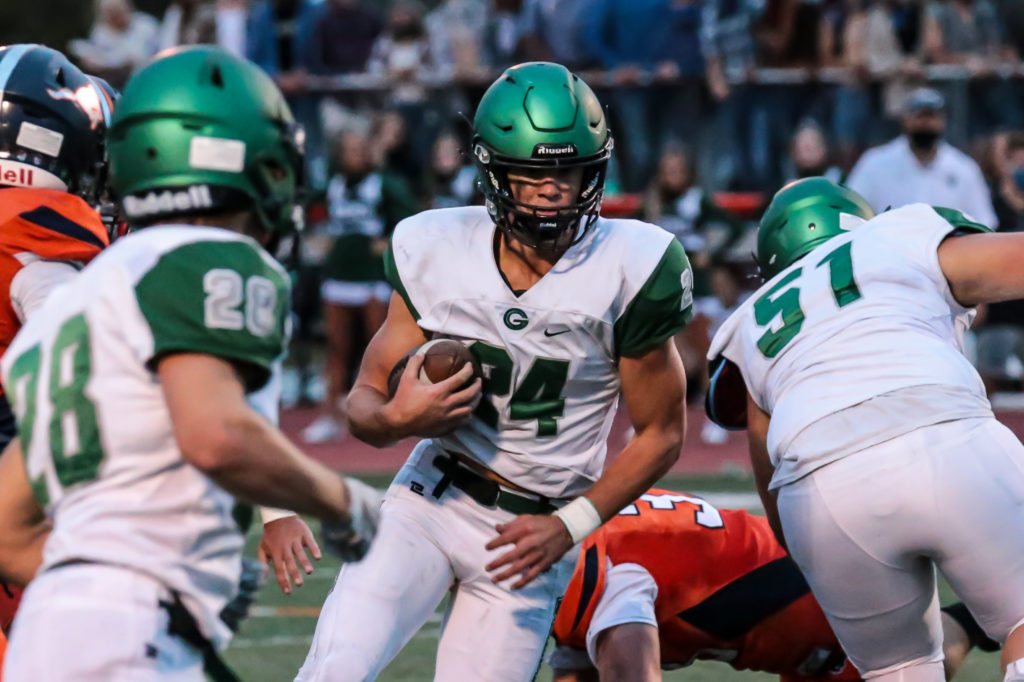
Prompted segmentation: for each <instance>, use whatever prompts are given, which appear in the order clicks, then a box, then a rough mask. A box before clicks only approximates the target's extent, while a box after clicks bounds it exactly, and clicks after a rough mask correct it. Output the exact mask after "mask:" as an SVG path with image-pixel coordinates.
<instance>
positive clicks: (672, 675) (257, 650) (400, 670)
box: [227, 476, 1002, 682]
mask: <svg viewBox="0 0 1024 682" xmlns="http://www.w3.org/2000/svg"><path fill="white" fill-rule="evenodd" d="M365 480H367V481H368V482H370V483H372V484H374V485H378V486H384V485H386V483H387V480H388V477H366V478H365ZM662 485H663V486H664V487H666V488H670V489H673V490H680V491H687V492H693V493H743V492H750V491H752V490H753V483H752V482H751V481H750V480H748V479H745V478H742V477H732V476H714V477H700V478H694V477H686V478H681V477H678V476H675V477H669V478H667V479H666V480H664V481H663V482H662ZM258 539H259V536H258V534H257V532H254V533H253V534H252V535H251V536H250V538H249V552H250V553H251V554H252V555H253V556H254V555H255V552H256V544H257V542H258ZM337 569H338V562H337V561H335V560H334V559H332V558H330V557H325V558H324V560H323V561H322V562H320V563H319V564H318V565H317V568H316V571H315V572H314V574H313V575H311V576H308V577H307V582H306V584H305V586H303V587H302V588H299V589H298V590H296V591H294V592H293V594H292V595H291V596H285V595H283V594H281V591H280V590H279V589H278V587H277V585H276V583H268V584H267V585H266V586H264V588H263V590H262V592H261V593H260V599H259V602H258V604H257V606H256V607H255V608H254V610H253V614H252V616H251V617H250V618H249V620H247V621H246V622H245V624H244V625H243V627H242V631H241V632H240V633H239V635H238V636H237V637H236V638H235V640H234V643H233V644H232V646H231V648H230V649H229V651H228V652H227V660H228V662H229V663H230V664H231V665H232V667H234V668H235V670H236V671H237V672H238V673H239V675H240V676H241V677H242V679H243V680H245V681H246V682H282V681H285V680H292V679H293V678H294V676H295V673H296V671H298V668H299V666H300V665H301V664H302V661H303V659H304V658H305V656H306V651H307V649H308V648H309V642H310V639H311V637H312V635H313V629H314V626H315V625H316V616H317V613H318V611H319V607H320V605H321V604H323V600H324V598H325V597H326V595H327V592H328V591H329V590H330V588H331V585H332V584H333V581H334V577H335V575H336V574H337ZM942 589H943V592H942V601H943V603H944V604H945V603H949V602H951V601H954V600H955V597H954V596H953V595H952V593H951V592H950V591H949V589H948V588H947V587H946V586H945V585H943V586H942ZM368 617H369V616H368ZM439 634H440V613H439V614H438V617H437V618H434V619H431V621H430V622H428V623H427V624H426V625H425V626H424V627H423V629H422V630H421V631H420V632H419V633H417V635H416V636H415V637H414V638H413V640H412V641H411V642H410V643H409V645H408V646H407V647H406V648H405V650H403V651H402V652H401V653H400V654H399V655H398V657H397V658H396V659H395V660H394V661H393V662H392V663H391V665H390V666H388V668H387V670H385V672H384V674H383V675H382V676H381V677H380V678H379V679H380V680H382V681H383V682H430V681H431V680H432V679H433V672H434V665H433V661H434V652H435V649H436V647H437V639H438V635H439ZM538 679H539V680H541V681H544V682H547V681H549V680H550V679H551V671H550V669H549V668H547V667H546V666H542V668H541V673H540V675H539V677H538ZM769 679H777V678H775V677H774V676H772V675H766V674H762V673H749V672H748V673H740V672H736V671H734V670H733V669H732V668H729V667H728V666H726V665H725V664H722V663H711V662H707V663H698V664H696V665H694V666H692V667H689V668H684V669H682V670H677V671H673V672H666V673H665V680H669V681H680V680H687V681H691V682H734V681H737V682H738V681H742V680H747V681H755V680H769ZM955 679H957V680H963V681H964V682H988V681H994V680H1000V679H1002V674H1001V673H1000V672H999V655H998V654H984V653H981V652H978V651H975V652H972V653H971V655H970V656H969V657H968V659H967V662H966V664H965V665H964V667H963V668H962V669H961V670H960V672H959V673H958V674H957V676H956V678H955ZM467 682H469V681H467Z"/></svg>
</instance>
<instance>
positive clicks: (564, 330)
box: [544, 329, 572, 336]
mask: <svg viewBox="0 0 1024 682" xmlns="http://www.w3.org/2000/svg"><path fill="white" fill-rule="evenodd" d="M571 331H572V330H571V329H559V330H558V331H557V332H553V331H551V330H549V329H545V330H544V336H558V335H559V334H568V333H569V332H571Z"/></svg>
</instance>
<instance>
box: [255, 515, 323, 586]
mask: <svg viewBox="0 0 1024 682" xmlns="http://www.w3.org/2000/svg"><path fill="white" fill-rule="evenodd" d="M307 550H308V551H309V553H310V554H311V555H312V556H313V558H314V559H316V560H317V561H319V560H320V557H321V556H322V554H321V553H320V546H319V545H317V544H316V539H315V538H314V537H313V531H311V530H310V529H309V526H308V525H306V522H305V521H303V520H302V518H301V517H298V516H286V517H284V518H283V519H277V520H276V521H271V522H270V523H267V524H264V526H263V539H262V540H261V541H260V548H259V560H260V563H262V564H263V565H264V566H266V565H267V564H268V563H273V564H274V574H275V576H276V577H277V584H278V585H280V586H281V591H282V592H284V593H285V594H291V592H292V581H295V586H296V587H301V586H302V571H305V572H306V573H307V574H309V573H312V572H313V564H312V563H310V561H309V557H308V556H307V555H306V551H307ZM299 566H302V570H299Z"/></svg>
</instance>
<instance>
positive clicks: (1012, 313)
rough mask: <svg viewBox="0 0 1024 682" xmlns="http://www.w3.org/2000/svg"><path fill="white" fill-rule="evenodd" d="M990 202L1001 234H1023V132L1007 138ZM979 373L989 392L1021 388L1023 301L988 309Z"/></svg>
mask: <svg viewBox="0 0 1024 682" xmlns="http://www.w3.org/2000/svg"><path fill="white" fill-rule="evenodd" d="M995 166H996V169H997V176H996V179H995V182H994V185H993V193H992V195H993V196H992V198H993V203H994V204H995V209H996V214H997V215H998V216H999V231H1000V232H1024V133H1019V132H1016V133H1011V134H1010V135H1008V136H1006V141H1005V149H1004V150H1003V152H1002V158H997V159H996V163H995ZM977 337H978V372H979V373H980V374H981V377H982V379H983V380H984V381H985V385H986V386H987V387H988V388H989V390H990V391H992V390H995V389H998V388H1007V387H1010V386H1012V387H1013V388H1014V389H1016V390H1020V388H1021V387H1022V385H1024V301H1007V302H1005V303H994V304H992V305H989V306H988V310H987V314H986V316H985V321H984V326H982V327H981V328H980V329H979V330H978V332H977Z"/></svg>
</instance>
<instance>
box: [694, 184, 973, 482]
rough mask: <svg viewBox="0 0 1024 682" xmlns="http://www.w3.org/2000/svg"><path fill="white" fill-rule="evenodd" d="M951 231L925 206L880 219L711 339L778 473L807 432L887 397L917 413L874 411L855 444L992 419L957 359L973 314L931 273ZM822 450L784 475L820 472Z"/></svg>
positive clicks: (803, 267) (825, 248)
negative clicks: (732, 369) (741, 386)
mask: <svg viewBox="0 0 1024 682" xmlns="http://www.w3.org/2000/svg"><path fill="white" fill-rule="evenodd" d="M954 229H955V228H954V227H953V226H952V225H951V224H950V223H949V222H947V221H946V220H945V219H943V218H942V217H941V216H940V215H939V214H938V213H936V212H935V210H934V209H933V208H931V207H930V206H927V205H925V204H911V205H910V206H906V207H903V208H899V209H895V210H892V211H887V212H885V213H882V214H881V215H879V216H877V217H875V218H873V219H872V220H870V221H867V222H866V223H863V224H862V225H860V226H859V227H856V228H855V229H854V230H852V231H851V232H849V233H847V234H844V235H840V236H838V237H834V238H832V239H830V240H828V241H827V242H825V243H824V244H822V245H821V246H819V247H818V248H816V249H814V250H813V251H811V252H810V253H808V254H807V255H806V256H804V257H803V258H801V259H800V260H798V261H797V262H796V263H794V264H792V265H790V266H789V267H788V268H786V269H785V270H783V271H782V272H780V273H779V274H777V275H776V276H775V277H773V278H772V279H771V280H769V281H768V282H766V283H765V284H764V285H763V286H762V287H761V288H760V289H758V290H757V291H756V292H755V293H754V294H753V295H752V296H751V297H750V298H749V299H747V301H746V302H745V303H744V304H743V305H742V306H741V307H740V308H739V309H738V310H737V311H736V312H735V313H733V315H732V316H731V317H730V318H729V319H728V320H727V321H726V322H725V324H724V325H723V326H722V328H721V329H720V330H719V332H718V333H717V334H716V335H715V338H714V339H713V341H712V343H711V348H710V350H709V351H708V358H709V359H714V358H716V357H718V356H720V355H724V356H725V357H726V358H728V359H729V360H731V361H732V362H734V363H736V365H738V366H739V368H740V370H741V372H742V374H743V379H744V380H745V382H746V385H747V390H748V391H749V392H750V395H751V397H752V398H753V400H754V402H755V403H757V405H758V406H759V407H760V408H761V409H762V410H764V411H765V412H767V413H768V414H770V415H771V422H770V426H769V431H768V451H769V454H770V455H771V458H772V463H773V464H774V465H775V466H776V467H778V466H779V465H780V460H784V459H786V458H787V457H788V456H789V455H790V454H791V453H790V452H789V450H790V446H791V445H792V443H793V441H794V439H795V438H797V436H798V435H800V433H801V432H802V431H803V430H804V429H807V428H808V427H809V426H811V425H812V424H815V423H816V422H818V421H819V420H821V419H823V418H825V417H827V416H829V415H833V414H836V413H838V412H840V411H842V410H845V409H846V408H850V407H852V406H855V405H859V404H862V403H864V404H867V403H866V401H871V400H873V399H876V398H879V397H880V396H887V395H892V394H893V393H894V392H900V391H904V392H905V393H903V394H902V395H904V396H905V400H903V401H902V402H901V403H900V404H901V405H905V406H916V407H911V409H910V410H909V411H911V412H915V413H914V414H910V413H901V414H899V415H895V416H893V415H888V416H886V414H885V412H884V411H878V410H876V409H874V407H873V408H872V410H871V411H866V412H865V414H873V415H874V421H875V422H877V424H875V425H873V424H861V423H857V428H858V429H859V430H860V433H861V434H863V435H864V437H870V435H871V434H872V430H873V429H875V430H876V431H877V430H880V429H882V428H885V429H887V430H888V431H889V432H888V433H886V434H885V435H886V436H887V437H894V436H895V435H899V434H898V433H891V431H892V428H893V426H894V425H895V426H897V427H898V426H899V425H906V428H905V429H903V431H902V432H906V431H909V430H912V429H914V428H917V427H919V426H923V425H927V424H929V423H936V422H937V421H947V420H949V419H957V418H967V417H975V416H986V415H988V416H991V407H990V406H989V404H988V400H987V398H986V396H985V388H984V386H983V385H982V382H981V378H980V377H979V376H978V373H977V372H976V371H975V369H974V367H972V366H971V363H970V362H969V361H968V360H967V358H966V357H965V356H964V355H963V353H962V350H961V349H962V334H963V329H964V325H965V320H968V319H969V315H970V313H971V311H970V310H969V309H967V308H964V307H963V306H961V305H960V304H959V303H958V302H957V301H956V300H955V299H954V298H953V295H952V294H951V292H950V289H949V284H948V282H947V281H946V278H945V276H944V275H943V273H942V269H941V268H940V266H939V259H938V247H939V245H940V244H941V243H942V241H943V240H944V239H945V238H946V237H947V236H948V235H949V234H950V233H951V232H953V230H954ZM919 387H934V397H935V399H934V400H933V401H931V402H932V403H933V404H930V405H929V404H928V401H927V400H925V401H922V400H921V392H920V390H917V389H918V388H919ZM908 389H915V390H913V391H910V392H906V391H907V390H908ZM896 395H901V394H896ZM878 405H879V403H873V406H878ZM947 408H948V409H947ZM881 422H885V424H884V426H883V425H882V424H881ZM854 423H856V422H854ZM897 430H899V429H898V428H897ZM842 436H843V438H841V439H840V440H849V438H847V434H842ZM865 444H870V443H865ZM819 445H820V451H819V452H817V453H816V452H813V451H804V450H803V449H802V448H801V450H802V452H801V454H800V455H799V457H797V458H798V459H800V458H804V459H810V460H815V458H818V460H817V461H811V462H790V463H788V464H787V465H788V466H791V467H792V469H793V472H794V473H793V474H792V475H790V476H789V477H788V478H789V479H790V480H792V478H794V477H795V476H796V475H797V474H801V473H802V474H806V473H809V470H808V467H810V468H811V469H813V468H814V467H815V466H820V465H822V464H824V463H827V462H826V461H824V460H823V459H821V458H822V457H823V455H822V453H823V452H826V451H828V450H829V447H830V446H829V443H821V444H819ZM847 454H848V453H847ZM794 457H796V455H794ZM775 484H776V482H773V486H774V485H775Z"/></svg>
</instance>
